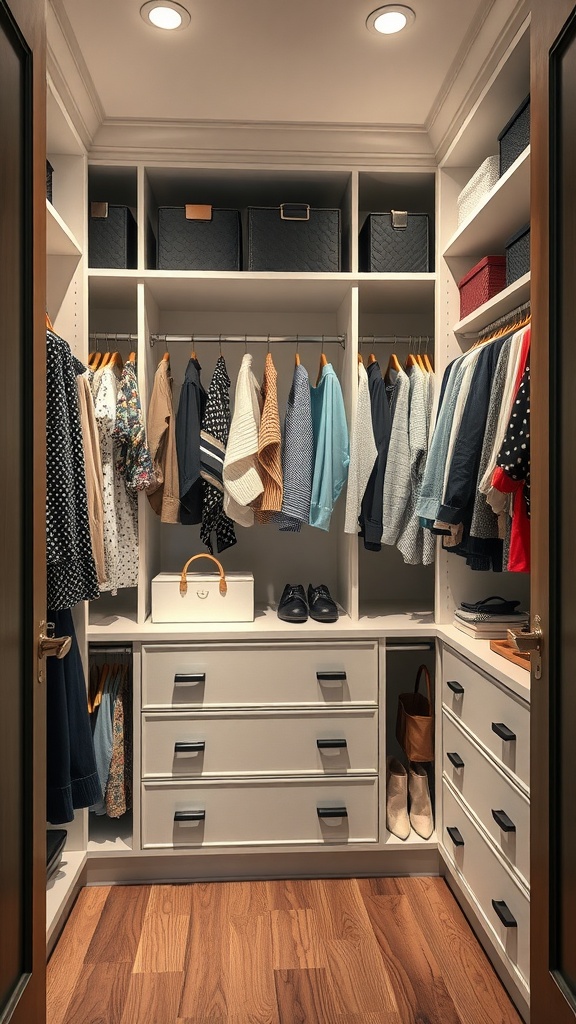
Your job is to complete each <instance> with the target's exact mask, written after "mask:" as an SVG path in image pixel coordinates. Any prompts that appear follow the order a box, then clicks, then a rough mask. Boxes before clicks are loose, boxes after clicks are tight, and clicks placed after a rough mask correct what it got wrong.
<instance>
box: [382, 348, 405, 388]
mask: <svg viewBox="0 0 576 1024" xmlns="http://www.w3.org/2000/svg"><path fill="white" fill-rule="evenodd" d="M401 369H402V367H401V366H400V361H399V359H398V356H397V355H396V353H395V352H391V353H390V358H389V360H388V366H387V367H386V371H385V373H384V380H385V381H386V382H387V383H388V382H389V381H390V376H391V374H392V371H394V373H400V370H401Z"/></svg>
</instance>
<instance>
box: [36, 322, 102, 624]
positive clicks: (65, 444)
mask: <svg viewBox="0 0 576 1024" xmlns="http://www.w3.org/2000/svg"><path fill="white" fill-rule="evenodd" d="M46 560H47V566H46V573H47V580H46V582H47V588H48V590H47V601H48V607H49V608H51V609H54V610H57V609H64V608H72V607H73V605H75V604H77V603H78V601H89V600H92V599H93V598H95V597H98V595H99V593H100V589H99V586H98V576H97V572H96V566H95V564H94V555H93V553H92V541H91V537H90V525H89V517H88V502H87V496H86V472H85V466H84V446H83V443H82V428H81V424H80V413H79V407H78V388H77V384H76V370H75V367H74V363H73V361H72V353H71V351H70V347H69V346H68V344H67V342H65V341H64V340H63V338H60V337H59V336H58V335H57V334H55V333H54V332H53V331H47V333H46Z"/></svg>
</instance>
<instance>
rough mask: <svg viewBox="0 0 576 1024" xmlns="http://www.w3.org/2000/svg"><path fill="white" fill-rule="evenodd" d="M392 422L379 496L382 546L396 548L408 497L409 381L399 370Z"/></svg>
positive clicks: (395, 387)
mask: <svg viewBox="0 0 576 1024" xmlns="http://www.w3.org/2000/svg"><path fill="white" fill-rule="evenodd" d="M394 392H395V393H394V419H393V421H392V431H391V433H390V446H389V448H388V459H387V462H386V475H385V477H384V490H383V495H382V538H381V540H382V543H383V544H395V543H396V541H397V540H398V536H399V533H400V530H401V527H402V523H403V522H404V518H405V514H406V506H407V504H408V498H409V496H410V380H409V377H408V375H407V374H406V373H405V372H404V370H400V372H399V374H398V377H397V379H396V384H395V386H394Z"/></svg>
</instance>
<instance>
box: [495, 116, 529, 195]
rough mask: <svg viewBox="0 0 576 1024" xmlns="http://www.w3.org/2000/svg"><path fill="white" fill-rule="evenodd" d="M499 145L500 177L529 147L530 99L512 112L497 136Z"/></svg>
mask: <svg viewBox="0 0 576 1024" xmlns="http://www.w3.org/2000/svg"><path fill="white" fill-rule="evenodd" d="M498 142H499V145H500V177H502V175H503V174H505V173H506V171H507V170H508V168H509V167H511V166H512V164H513V163H514V161H515V160H517V159H518V157H519V156H520V154H521V153H523V152H524V150H525V149H526V146H528V145H530V97H529V96H527V97H526V99H525V100H524V101H523V102H522V103H521V104H520V106H519V107H518V109H517V110H515V111H514V113H513V114H512V117H511V118H510V120H509V121H508V124H506V125H505V126H504V128H503V129H502V131H501V132H500V135H499V136H498Z"/></svg>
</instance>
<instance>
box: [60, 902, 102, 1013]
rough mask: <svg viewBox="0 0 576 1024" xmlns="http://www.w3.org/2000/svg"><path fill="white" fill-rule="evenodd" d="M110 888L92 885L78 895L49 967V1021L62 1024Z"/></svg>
mask: <svg viewBox="0 0 576 1024" xmlns="http://www.w3.org/2000/svg"><path fill="white" fill-rule="evenodd" d="M109 892H110V886H109V885H105V886H104V885H102V886H91V887H90V888H88V889H82V890H81V891H80V893H79V895H78V899H77V900H76V903H75V904H74V907H73V908H72V913H71V914H70V917H69V918H68V921H67V923H66V927H65V928H64V931H63V932H62V935H61V936H60V939H59V941H58V943H57V945H56V947H55V949H54V952H53V953H52V956H51V958H50V961H49V963H48V967H47V971H46V999H47V1007H46V1020H47V1024H63V1021H64V1018H65V1016H66V1011H67V1009H68V1005H69V1003H70V1000H71V999H72V996H73V994H74V989H75V987H76V983H77V981H78V978H79V977H80V975H81V973H82V970H83V969H84V959H85V956H86V953H87V951H88V949H89V947H90V943H91V942H92V937H93V935H94V932H95V930H96V927H97V925H98V922H99V920H100V917H101V914H102V912H103V910H104V906H105V904H106V899H107V897H108V893H109Z"/></svg>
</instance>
